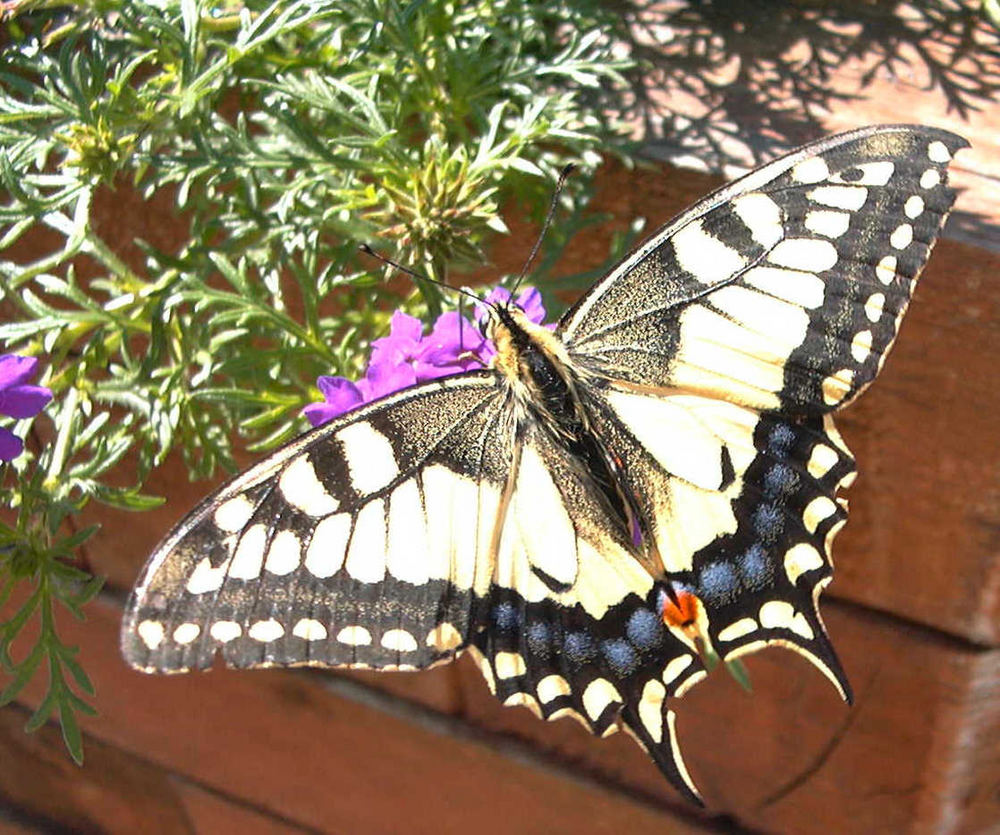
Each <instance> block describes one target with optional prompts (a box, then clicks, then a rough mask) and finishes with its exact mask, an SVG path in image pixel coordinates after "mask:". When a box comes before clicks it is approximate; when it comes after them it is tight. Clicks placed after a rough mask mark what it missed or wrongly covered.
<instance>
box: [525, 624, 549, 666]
mask: <svg viewBox="0 0 1000 835" xmlns="http://www.w3.org/2000/svg"><path fill="white" fill-rule="evenodd" d="M525 639H526V640H527V643H528V649H530V650H531V652H532V654H533V655H535V656H537V657H538V658H542V659H545V658H548V657H549V656H550V655H551V654H552V627H551V626H549V624H547V623H543V622H541V621H537V622H535V623H529V624H528V628H527V630H526V634H525Z"/></svg>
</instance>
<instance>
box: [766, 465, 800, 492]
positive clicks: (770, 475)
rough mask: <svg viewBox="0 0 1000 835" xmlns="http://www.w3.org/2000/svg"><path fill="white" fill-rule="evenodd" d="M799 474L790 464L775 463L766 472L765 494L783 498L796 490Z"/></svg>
mask: <svg viewBox="0 0 1000 835" xmlns="http://www.w3.org/2000/svg"><path fill="white" fill-rule="evenodd" d="M798 485H799V475H798V473H796V472H795V470H793V469H792V468H791V467H790V466H788V464H775V465H774V466H773V467H771V468H770V469H768V471H767V472H766V473H765V474H764V495H765V496H768V497H769V498H772V499H783V498H786V497H787V496H790V495H791V494H792V493H794V492H795V490H796V488H797V487H798Z"/></svg>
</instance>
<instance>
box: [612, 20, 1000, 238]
mask: <svg viewBox="0 0 1000 835" xmlns="http://www.w3.org/2000/svg"><path fill="white" fill-rule="evenodd" d="M611 6H612V8H614V9H615V10H616V11H617V13H618V15H619V18H620V20H621V27H620V29H619V31H618V32H617V33H616V34H617V36H618V38H619V40H620V41H621V42H622V44H623V46H622V48H623V50H624V51H626V52H628V54H630V55H631V57H632V58H633V59H635V60H636V61H637V67H636V68H635V69H634V70H631V71H630V72H628V73H626V79H627V81H628V85H629V87H628V90H627V92H626V96H625V99H624V101H622V102H621V103H620V104H619V105H618V106H617V108H616V109H617V113H616V115H617V116H618V117H619V118H621V119H622V120H624V121H626V122H627V123H628V124H630V125H632V126H633V129H634V130H635V134H636V138H637V139H638V140H639V141H640V142H641V143H642V145H643V149H644V151H645V152H646V153H648V154H650V155H652V156H655V157H657V158H662V159H666V160H669V161H671V162H674V163H677V164H681V165H683V166H685V167H693V168H701V169H704V170H710V171H723V172H725V173H726V174H727V175H729V176H733V175H734V174H735V173H737V172H735V171H730V170H727V168H729V167H731V166H739V167H740V169H741V170H745V168H746V167H748V166H750V165H757V164H760V163H761V162H764V161H766V160H768V159H771V158H772V157H774V156H775V155H777V154H779V153H780V152H782V151H783V150H786V149H788V148H789V147H792V146H795V145H799V144H802V143H804V142H808V141H809V140H812V139H815V138H817V137H819V136H822V135H824V134H826V133H829V132H830V126H829V124H826V122H825V120H826V118H827V117H829V115H830V114H831V113H836V112H843V111H844V110H845V109H849V108H850V107H851V105H852V103H853V102H860V101H863V100H865V99H868V98H870V97H871V96H880V95H884V94H885V89H886V87H885V84H884V82H885V81H886V80H889V81H890V82H891V81H893V80H895V81H898V82H899V83H900V84H901V85H905V87H906V88H907V89H909V90H912V91H913V92H914V93H915V95H916V96H918V97H920V98H929V97H933V98H934V99H935V100H936V101H939V102H940V110H939V112H940V113H941V115H942V116H944V115H948V116H950V117H951V118H952V119H954V120H959V119H960V120H963V121H964V120H967V119H968V118H969V117H970V115H972V114H973V113H974V112H975V111H980V110H985V109H987V108H989V107H991V106H996V100H997V98H998V93H1000V29H998V28H997V27H996V26H995V25H993V24H992V23H991V22H990V21H989V20H987V19H986V18H985V17H984V16H983V15H982V13H981V11H980V9H979V3H964V4H963V3H960V2H957V0H955V2H948V0H946V1H945V2H941V0H925V1H924V2H899V1H897V2H873V0H839V2H822V0H814V1H813V2H810V1H809V0H797V2H794V1H793V2H786V3H775V2H773V0H729V1H728V2H725V3H719V2H710V0H687V2H684V0H662V1H661V2H648V1H647V0H633V2H629V0H611ZM876 82H883V83H881V84H877V83H876ZM909 118H911V119H914V120H917V121H920V117H919V115H914V116H910V117H909ZM905 120H906V117H905V116H902V115H901V116H900V121H905ZM960 132H961V131H960ZM984 173H985V175H986V176H987V177H988V176H989V175H988V173H987V172H984ZM950 230H951V234H952V235H953V236H954V237H959V238H962V239H966V240H970V241H973V242H978V243H980V244H982V243H983V242H984V241H987V242H988V241H990V240H991V239H993V240H1000V234H998V232H1000V230H998V226H997V221H996V219H995V218H990V217H981V216H979V213H978V212H977V213H976V214H966V215H964V216H962V217H961V223H960V224H959V222H958V218H956V220H955V221H954V222H953V223H952V224H951V226H950Z"/></svg>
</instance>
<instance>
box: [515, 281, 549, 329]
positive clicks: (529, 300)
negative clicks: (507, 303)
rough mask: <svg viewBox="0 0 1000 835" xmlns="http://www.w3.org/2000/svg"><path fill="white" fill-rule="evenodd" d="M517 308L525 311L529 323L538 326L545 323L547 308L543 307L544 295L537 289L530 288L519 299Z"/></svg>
mask: <svg viewBox="0 0 1000 835" xmlns="http://www.w3.org/2000/svg"><path fill="white" fill-rule="evenodd" d="M517 306H518V307H519V308H521V310H523V311H524V315H525V316H527V317H528V321H529V322H534V323H535V324H536V325H540V324H542V322H544V321H545V307H544V306H543V305H542V294H541V293H540V292H539V291H538V289H537V288H536V287H529V288H528V289H527V290H525V291H524V292H523V293H521V295H519V296H518V297H517Z"/></svg>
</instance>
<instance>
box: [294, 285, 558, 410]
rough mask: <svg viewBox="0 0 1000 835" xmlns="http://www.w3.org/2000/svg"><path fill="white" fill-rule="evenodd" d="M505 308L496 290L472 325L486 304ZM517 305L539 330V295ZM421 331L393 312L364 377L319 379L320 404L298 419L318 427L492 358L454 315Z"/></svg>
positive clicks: (475, 332)
mask: <svg viewBox="0 0 1000 835" xmlns="http://www.w3.org/2000/svg"><path fill="white" fill-rule="evenodd" d="M509 303H510V293H509V292H508V291H507V290H506V289H504V288H503V287H497V288H496V289H495V290H493V291H492V292H491V293H490V294H489V295H488V296H487V297H486V298H485V299H484V300H483V302H482V305H480V307H479V310H477V313H476V320H477V322H479V323H482V321H483V320H484V319H485V318H486V316H487V313H488V307H489V305H492V304H509ZM516 304H517V306H518V307H520V308H521V310H523V311H524V313H525V315H526V316H527V317H528V319H530V320H531V321H532V322H534V323H535V324H539V325H540V324H541V323H542V321H543V320H544V319H545V308H544V307H543V306H542V295H541V293H539V292H538V290H536V289H534V288H531V289H529V290H525V291H524V292H523V293H521V294H520V295H519V296H518V297H517V301H516ZM423 331H424V326H423V323H422V322H421V321H420V320H419V319H417V318H416V317H414V316H408V315H407V314H405V313H403V312H402V311H399V310H397V311H396V312H395V313H394V314H393V315H392V320H391V322H390V326H389V335H388V336H386V337H383V338H381V339H376V340H374V341H373V342H372V351H371V356H370V357H369V360H368V370H367V371H366V372H365V376H364V377H363V378H362V379H360V380H358V381H357V382H356V383H355V382H352V381H351V380H348V379H347V378H346V377H327V376H324V377H320V378H319V379H318V380H317V381H316V385H317V386H318V387H319V390H320V393H321V394H322V395H323V401H322V402H320V403H310V404H309V405H308V406H306V408H305V409H304V410H303V414H304V415H305V416H306V417H307V418H308V419H309V422H310V423H311V424H312V425H313V426H319V425H320V424H323V423H326V422H327V421H328V420H332V419H333V418H335V417H337V416H339V415H342V414H344V413H345V412H349V411H351V410H352V409H355V408H357V407H358V406H361V405H363V404H365V403H370V402H372V401H373V400H378V399H379V398H380V397H385V396H386V395H388V394H392V393H393V392H395V391H399V390H400V389H404V388H407V387H408V386H412V385H414V384H416V383H422V382H424V381H426V380H434V379H436V378H438V377H446V376H448V375H449V374H459V373H461V372H463V371H469V370H471V369H473V368H483V367H485V366H487V365H489V362H490V360H491V359H492V358H493V356H494V355H495V354H496V348H495V347H494V345H493V343H492V342H490V340H488V339H487V338H486V337H485V336H483V334H482V331H481V330H480V328H478V327H476V325H474V324H473V323H472V322H470V321H469V320H468V319H466V318H465V317H464V316H461V315H460V314H458V313H455V312H449V313H442V314H441V315H440V316H439V317H438V318H437V321H436V322H435V323H434V327H433V328H432V329H431V332H430V333H429V334H427V335H426V336H425V335H424V332H423Z"/></svg>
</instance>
